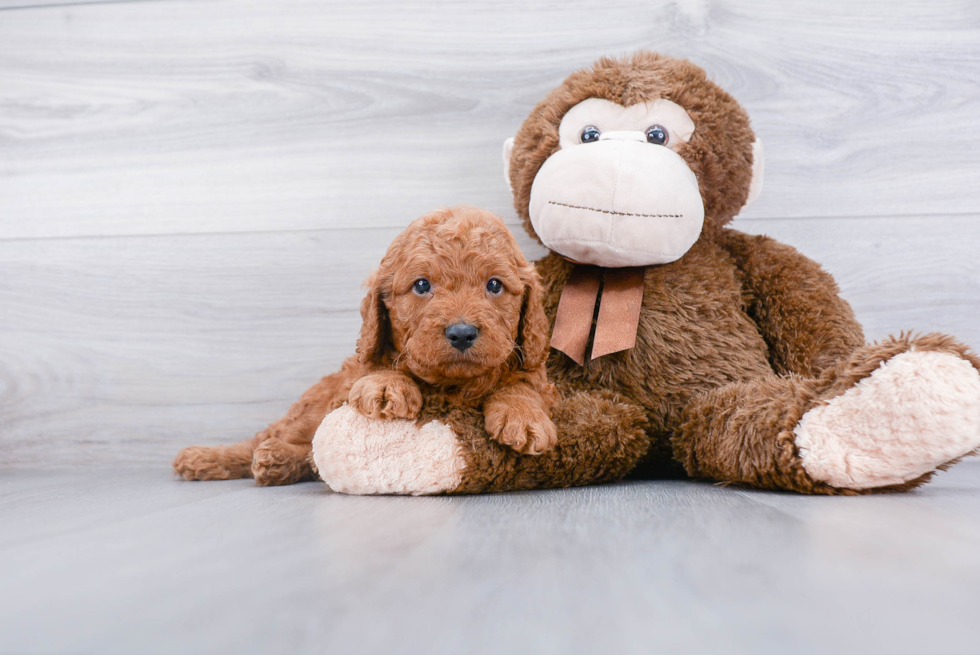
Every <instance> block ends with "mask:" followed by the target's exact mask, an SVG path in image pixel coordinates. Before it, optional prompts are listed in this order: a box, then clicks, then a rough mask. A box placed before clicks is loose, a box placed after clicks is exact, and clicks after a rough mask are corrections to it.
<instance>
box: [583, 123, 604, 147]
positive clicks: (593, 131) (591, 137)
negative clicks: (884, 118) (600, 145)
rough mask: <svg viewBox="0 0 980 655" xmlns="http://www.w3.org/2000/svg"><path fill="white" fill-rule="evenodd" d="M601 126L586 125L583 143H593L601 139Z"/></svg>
mask: <svg viewBox="0 0 980 655" xmlns="http://www.w3.org/2000/svg"><path fill="white" fill-rule="evenodd" d="M599 134H600V132H599V128H598V127H596V126H595V125H586V126H585V127H584V128H582V143H593V142H595V141H598V140H599Z"/></svg>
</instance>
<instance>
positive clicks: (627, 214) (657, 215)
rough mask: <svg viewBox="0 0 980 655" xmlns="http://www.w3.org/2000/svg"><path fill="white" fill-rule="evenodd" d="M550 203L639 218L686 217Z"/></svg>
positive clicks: (551, 201) (552, 201)
mask: <svg viewBox="0 0 980 655" xmlns="http://www.w3.org/2000/svg"><path fill="white" fill-rule="evenodd" d="M548 204H549V205H557V206H559V207H568V208H569V209H584V210H586V211H590V212H597V213H600V214H613V215H615V216H636V217H638V218H684V215H683V214H631V213H629V212H617V211H613V210H611V209H598V208H596V207H582V206H581V205H569V204H567V203H564V202H555V201H554V200H549V201H548Z"/></svg>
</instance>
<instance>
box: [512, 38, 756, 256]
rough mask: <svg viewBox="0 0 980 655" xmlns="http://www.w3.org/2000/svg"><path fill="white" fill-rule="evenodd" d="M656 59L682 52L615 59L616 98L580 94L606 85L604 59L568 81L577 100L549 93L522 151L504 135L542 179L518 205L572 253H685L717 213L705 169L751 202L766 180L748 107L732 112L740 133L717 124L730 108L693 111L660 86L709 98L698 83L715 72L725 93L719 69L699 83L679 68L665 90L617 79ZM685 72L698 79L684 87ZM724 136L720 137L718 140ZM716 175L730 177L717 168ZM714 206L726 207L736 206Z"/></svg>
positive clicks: (665, 62)
mask: <svg viewBox="0 0 980 655" xmlns="http://www.w3.org/2000/svg"><path fill="white" fill-rule="evenodd" d="M648 61H649V62H652V65H656V66H659V67H662V68H665V69H667V68H668V67H669V66H670V65H673V61H676V60H669V59H668V58H658V57H653V58H647V59H644V58H642V57H641V58H637V59H636V60H634V61H633V62H629V63H628V64H627V63H620V62H615V63H616V65H617V66H618V67H619V69H618V70H617V71H615V73H616V74H614V75H610V80H611V81H610V84H609V87H608V88H605V89H602V87H601V86H599V87H598V88H600V89H602V91H603V93H602V95H605V96H606V97H605V98H602V97H584V98H582V96H581V95H579V96H578V102H575V103H574V104H571V103H572V102H574V100H575V99H576V98H574V95H575V93H576V92H577V91H578V87H579V86H585V84H588V86H589V88H591V89H593V90H594V89H596V88H597V86H596V84H597V83H601V82H602V81H603V80H602V79H601V77H602V73H603V71H602V70H601V69H599V68H597V69H595V70H593V71H588V72H583V73H580V74H579V75H588V78H587V79H586V80H585V84H576V78H575V76H573V77H572V78H569V80H567V81H566V82H565V84H564V89H560V90H566V91H567V92H568V94H567V96H566V97H570V98H573V99H572V101H571V102H567V101H566V102H567V104H568V105H571V106H570V107H569V108H568V109H565V110H564V111H562V109H564V107H559V106H556V103H555V100H552V99H551V98H549V99H546V100H545V101H544V102H543V103H542V105H539V108H538V109H537V110H536V112H535V114H532V117H531V118H529V119H528V122H527V123H525V126H524V127H522V130H521V133H519V134H518V137H517V143H516V149H517V151H518V153H517V156H516V157H514V150H515V141H514V139H508V141H507V143H506V144H505V146H504V162H505V167H510V166H511V162H512V157H514V159H513V161H514V162H515V164H514V165H515V166H522V168H523V170H522V171H518V177H522V176H523V177H525V178H526V176H531V177H530V183H529V184H526V185H525V186H524V187H523V188H522V189H520V190H519V191H520V193H517V194H516V195H517V196H518V204H519V205H522V202H526V204H523V206H519V207H518V211H520V212H521V213H522V214H524V213H525V212H526V215H525V218H526V220H528V221H529V223H530V227H531V228H532V229H533V232H534V233H535V234H536V235H537V237H538V239H539V240H540V241H541V242H542V243H543V244H544V245H545V246H547V247H548V248H550V249H551V250H553V251H555V252H557V253H558V254H560V255H563V256H564V257H566V258H568V259H570V260H572V261H575V262H579V263H583V264H594V265H598V266H604V267H609V268H616V267H627V266H649V265H655V264H665V263H668V262H672V261H675V260H677V259H679V258H680V257H682V256H683V255H684V253H686V252H687V251H688V250H689V249H690V248H691V246H692V245H694V243H695V242H696V241H697V240H698V238H699V237H700V236H701V232H702V228H703V226H704V223H705V220H706V211H705V210H706V207H705V204H706V203H705V200H704V194H703V193H702V189H701V187H700V184H701V183H702V181H701V180H699V176H700V177H704V173H705V172H707V173H708V176H709V177H712V178H716V177H719V176H720V177H722V178H724V179H723V182H722V185H724V186H729V185H731V186H732V187H734V188H733V189H722V190H721V193H722V194H727V195H729V196H733V195H738V196H740V198H739V199H740V201H741V202H739V203H738V205H739V207H740V206H741V205H742V204H747V202H748V201H751V200H752V199H753V197H754V195H755V194H757V193H758V190H759V188H760V187H761V169H762V152H761V146H760V145H759V143H758V141H756V142H755V143H754V144H753V143H752V141H751V140H749V141H745V138H746V137H748V138H752V137H751V130H750V129H749V128H748V120H747V118H745V117H744V112H741V110H740V108H739V110H738V112H737V113H738V114H739V115H737V116H735V117H734V118H733V121H732V124H731V127H732V128H733V132H735V137H734V138H733V137H732V135H729V134H726V133H725V127H726V126H725V125H724V124H716V123H718V121H717V120H714V119H716V118H717V114H718V113H719V112H708V113H709V114H710V115H705V112H704V111H701V113H698V112H697V111H693V112H688V111H687V110H686V109H685V108H684V107H683V106H682V105H681V104H679V103H678V102H675V101H673V100H671V99H668V98H666V97H662V96H661V95H660V93H667V94H670V93H671V92H674V93H673V95H675V96H679V97H683V98H684V99H685V101H687V99H689V98H690V99H693V100H695V101H697V102H695V103H694V105H695V106H696V107H700V106H702V105H704V104H706V103H705V102H704V100H705V98H702V97H698V94H697V89H694V90H693V91H692V89H690V86H697V85H698V84H705V85H706V87H705V88H706V89H708V90H709V91H710V92H711V93H713V92H714V91H715V88H716V87H713V85H712V84H711V83H710V82H708V81H707V80H704V81H703V82H702V80H699V79H696V77H697V76H695V80H694V82H693V84H692V83H691V82H689V80H690V79H691V78H684V77H683V76H680V75H678V76H676V77H677V78H679V80H678V82H675V83H668V84H664V85H663V88H662V89H661V90H659V93H658V90H657V89H652V90H651V89H647V90H645V91H647V92H646V93H643V94H639V95H637V94H635V93H634V97H632V98H624V96H626V95H629V92H630V91H631V90H633V89H636V88H637V87H638V86H639V85H638V84H636V80H630V82H629V83H628V84H627V86H626V91H625V92H624V91H623V90H621V89H620V88H617V87H618V85H621V84H622V82H621V81H620V80H622V78H623V77H624V75H623V72H624V70H625V71H626V73H627V74H630V75H632V76H634V77H636V78H639V77H640V76H641V75H644V76H645V75H647V74H648V72H649V71H647V70H644V63H646V62H648ZM676 65H677V66H690V67H691V68H696V67H694V66H693V65H692V64H689V63H688V62H683V64H681V63H680V62H679V61H677V64H676ZM697 70H700V69H697ZM669 72H670V71H668V73H669ZM665 77H666V78H668V79H669V78H670V76H669V75H665ZM681 80H682V81H683V82H681ZM683 83H687V84H689V85H690V86H689V87H688V88H687V89H682V87H683ZM677 91H682V92H680V93H677ZM718 91H720V90H718ZM721 93H723V92H721ZM644 96H645V97H644ZM610 98H614V99H615V100H617V101H613V100H611V99H610ZM618 101H622V104H620V102H618ZM731 102H732V103H734V100H731ZM542 108H543V110H542ZM702 119H703V120H702ZM699 121H701V122H703V123H704V124H703V125H699V124H698V123H699ZM535 130H538V133H537V134H535V133H534V132H535ZM522 136H524V137H525V138H524V139H523V140H522ZM713 141H714V142H715V144H712V142H713ZM719 142H720V143H719ZM730 143H731V145H730ZM743 144H744V145H743ZM712 145H716V147H715V148H714V151H713V150H712ZM731 146H734V147H731ZM745 146H747V147H745ZM739 150H741V152H739ZM729 151H731V152H729ZM723 157H724V158H727V159H728V160H735V161H726V160H725V159H723ZM535 159H536V160H537V161H541V164H540V167H539V168H537V170H534V169H533V166H534V163H533V160H535ZM709 160H710V161H709ZM692 165H693V167H694V168H692ZM706 169H709V170H707V171H706ZM729 169H730V170H731V171H734V172H736V173H737V172H738V171H739V169H744V172H746V173H748V175H744V174H739V175H735V176H732V175H729V174H728V171H729ZM695 170H697V171H698V173H699V174H700V175H699V174H696V173H695ZM750 178H751V182H750V183H749V184H745V183H746V182H749V179H750ZM509 181H511V182H512V184H513V180H509ZM711 182H712V183H714V184H715V185H716V186H718V183H717V182H716V181H715V179H711ZM738 187H741V188H738ZM747 187H748V188H747ZM517 191H518V189H515V192H517ZM715 191H718V189H715ZM522 195H523V200H522V198H521V196H522ZM717 195H718V194H717V193H716V194H715V196H717ZM732 200H733V199H732V198H728V199H727V201H726V202H728V204H731V202H732ZM722 204H725V203H724V202H721V203H719V202H715V205H719V206H720V205H722ZM710 209H714V210H715V212H714V213H715V214H719V213H724V211H728V210H727V209H725V210H724V211H718V209H719V207H712V208H710ZM736 210H737V209H736ZM729 213H733V212H729ZM708 218H709V219H714V220H715V221H716V222H723V220H719V219H720V218H721V219H724V217H720V216H717V215H716V216H710V215H709V216H708ZM728 218H730V216H729V217H728Z"/></svg>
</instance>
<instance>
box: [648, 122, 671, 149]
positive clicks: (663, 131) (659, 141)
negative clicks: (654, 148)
mask: <svg viewBox="0 0 980 655" xmlns="http://www.w3.org/2000/svg"><path fill="white" fill-rule="evenodd" d="M669 138H670V135H669V134H668V133H667V128H666V127H664V126H663V125H651V126H650V127H648V128H647V143H653V144H656V145H658V146H665V145H667V139H669Z"/></svg>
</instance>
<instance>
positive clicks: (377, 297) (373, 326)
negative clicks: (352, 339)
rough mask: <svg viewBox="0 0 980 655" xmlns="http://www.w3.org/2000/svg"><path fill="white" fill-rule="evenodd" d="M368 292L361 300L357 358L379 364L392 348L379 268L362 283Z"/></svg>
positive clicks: (392, 343)
mask: <svg viewBox="0 0 980 655" xmlns="http://www.w3.org/2000/svg"><path fill="white" fill-rule="evenodd" d="M364 285H365V286H366V287H368V294H367V295H366V296H365V297H364V300H362V301H361V320H362V321H363V322H362V324H361V334H360V336H359V337H358V339H357V358H358V359H359V360H360V361H361V363H362V364H381V363H382V360H383V359H384V357H385V355H387V354H388V353H390V352H391V351H392V350H394V342H393V340H392V336H391V320H390V319H389V318H388V308H387V307H386V306H385V303H384V289H383V288H382V276H381V269H378V270H376V271H375V272H374V273H372V274H371V277H369V278H368V279H367V282H365V283H364Z"/></svg>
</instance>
